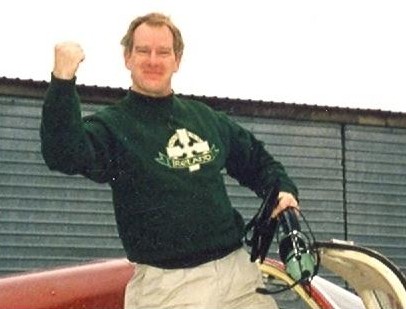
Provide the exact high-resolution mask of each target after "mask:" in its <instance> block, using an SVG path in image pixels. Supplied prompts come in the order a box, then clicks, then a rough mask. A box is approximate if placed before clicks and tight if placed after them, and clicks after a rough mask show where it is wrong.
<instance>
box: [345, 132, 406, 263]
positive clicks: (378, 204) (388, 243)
mask: <svg viewBox="0 0 406 309" xmlns="http://www.w3.org/2000/svg"><path fill="white" fill-rule="evenodd" d="M345 135H346V137H345V138H346V157H347V162H346V168H347V172H346V175H347V191H348V192H347V198H348V201H347V208H348V234H349V238H351V239H353V240H355V241H356V242H357V243H358V244H360V245H364V246H367V247H370V248H372V249H375V250H378V251H380V252H382V253H383V254H384V255H386V256H387V257H388V258H389V259H391V260H392V261H394V262H395V264H397V265H398V266H399V267H401V269H402V270H403V271H405V270H406V156H405V154H406V130H405V129H395V128H375V127H359V126H348V127H347V128H346V130H345Z"/></svg>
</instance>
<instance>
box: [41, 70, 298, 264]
mask: <svg viewBox="0 0 406 309" xmlns="http://www.w3.org/2000/svg"><path fill="white" fill-rule="evenodd" d="M41 141H42V154H43V157H44V160H45V162H46V164H47V165H48V167H49V168H50V169H51V170H58V171H60V172H62V173H66V174H69V175H72V174H81V175H84V176H85V177H87V178H89V179H91V180H93V181H96V182H99V183H108V184H109V185H110V186H111V188H112V193H113V203H114V209H115V216H116V221H117V227H118V232H119V236H120V238H121V240H122V242H123V246H124V249H125V251H126V253H127V256H128V259H129V260H130V261H134V262H137V263H144V264H149V265H152V266H157V267H162V268H181V267H189V266H194V265H198V264H201V263H205V262H208V261H210V260H214V259H217V258H220V257H223V256H225V255H226V254H228V253H229V252H231V251H233V250H235V249H236V248H239V247H240V246H241V245H242V238H243V233H244V221H243V219H242V217H241V215H240V214H239V213H238V212H237V211H236V210H235V209H234V208H233V207H232V205H231V203H230V200H229V198H228V196H227V192H226V187H225V184H224V181H223V176H222V174H221V173H220V171H221V170H222V169H224V168H225V169H226V171H227V173H228V174H229V175H230V176H232V177H234V178H235V179H237V180H238V181H239V183H241V184H242V185H244V186H247V187H249V188H250V189H252V190H253V191H255V192H256V193H257V194H258V195H259V196H263V194H264V193H265V191H266V190H267V188H269V187H270V186H271V185H272V183H273V182H274V180H275V179H276V178H277V177H279V178H280V180H281V190H282V191H287V192H291V193H293V194H294V195H297V189H296V187H295V185H294V184H293V182H292V181H291V180H290V179H289V178H288V176H287V175H286V173H285V171H284V168H283V166H282V165H281V164H280V163H279V162H277V161H275V160H274V159H273V157H272V156H271V155H270V154H268V153H267V152H266V151H265V149H264V146H263V144H262V143H261V142H259V141H258V140H257V139H256V138H255V137H254V136H253V135H252V134H251V133H250V132H249V131H247V130H245V129H243V128H242V127H241V126H239V125H238V124H236V123H235V122H233V121H232V120H230V119H229V118H228V117H227V116H226V114H224V113H221V112H216V111H213V110H212V109H211V108H210V107H208V106H207V105H205V104H203V103H201V102H198V101H195V100H185V99H181V98H179V97H177V96H176V95H170V96H167V97H162V98H151V97H147V96H144V95H141V94H139V93H136V92H133V91H129V92H128V94H127V95H126V96H125V97H124V98H123V99H122V100H121V101H120V102H118V103H117V104H115V105H114V106H109V107H106V108H103V109H102V110H101V111H99V112H96V113H95V114H93V115H90V116H87V117H84V118H82V116H81V110H80V99H79V96H78V94H77V92H76V86H75V80H71V81H65V80H59V79H56V78H55V77H52V79H51V83H50V86H49V88H48V91H47V93H46V96H45V102H44V106H43V112H42V124H41Z"/></svg>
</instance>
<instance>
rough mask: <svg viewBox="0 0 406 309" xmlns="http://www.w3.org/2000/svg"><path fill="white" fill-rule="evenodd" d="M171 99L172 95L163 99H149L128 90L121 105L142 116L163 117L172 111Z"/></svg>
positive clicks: (149, 97)
mask: <svg viewBox="0 0 406 309" xmlns="http://www.w3.org/2000/svg"><path fill="white" fill-rule="evenodd" d="M173 99H174V94H173V93H171V94H169V95H167V96H164V97H151V96H147V95H144V94H141V93H139V92H136V91H134V90H131V89H130V90H129V91H128V93H127V96H126V97H125V99H124V102H123V104H124V106H126V107H127V108H128V109H130V110H134V112H136V113H138V114H139V115H142V116H147V117H148V116H152V117H165V116H168V115H169V114H170V112H171V110H172V105H173Z"/></svg>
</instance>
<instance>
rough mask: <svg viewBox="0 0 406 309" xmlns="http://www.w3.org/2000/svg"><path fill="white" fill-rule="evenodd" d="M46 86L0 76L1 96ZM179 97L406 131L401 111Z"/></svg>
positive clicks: (85, 93)
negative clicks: (397, 128)
mask: <svg viewBox="0 0 406 309" xmlns="http://www.w3.org/2000/svg"><path fill="white" fill-rule="evenodd" d="M48 85H49V82H46V81H34V80H28V79H25V80H24V79H19V78H7V77H1V78H0V95H6V96H21V97H29V98H43V97H44V94H45V91H46V89H47V88H48ZM77 89H78V93H79V94H80V96H81V99H82V101H83V102H87V103H93V104H114V103H115V102H117V101H119V100H120V99H121V98H122V97H123V96H124V95H125V93H126V92H127V89H123V88H112V87H100V86H88V85H77ZM179 96H180V97H184V98H188V99H193V100H198V101H202V102H204V103H206V104H207V105H209V106H211V107H213V108H214V109H218V110H223V111H225V112H227V113H228V114H230V115H235V116H249V117H262V118H277V119H289V120H303V121H320V122H333V123H340V124H358V125H370V126H381V127H399V128H406V113H401V112H391V111H382V110H373V109H358V108H342V107H331V106H320V105H309V104H297V103H285V102H273V101H256V100H243V99H230V98H219V97H208V96H196V95H186V94H179Z"/></svg>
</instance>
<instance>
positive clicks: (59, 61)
mask: <svg viewBox="0 0 406 309" xmlns="http://www.w3.org/2000/svg"><path fill="white" fill-rule="evenodd" d="M84 59H85V54H84V52H83V50H82V48H81V47H80V45H79V44H77V43H75V42H62V43H58V44H56V45H55V63H54V70H53V74H54V76H55V77H57V78H60V79H72V78H74V77H75V74H76V71H77V69H78V67H79V64H80V63H81V62H82V61H83V60H84Z"/></svg>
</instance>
